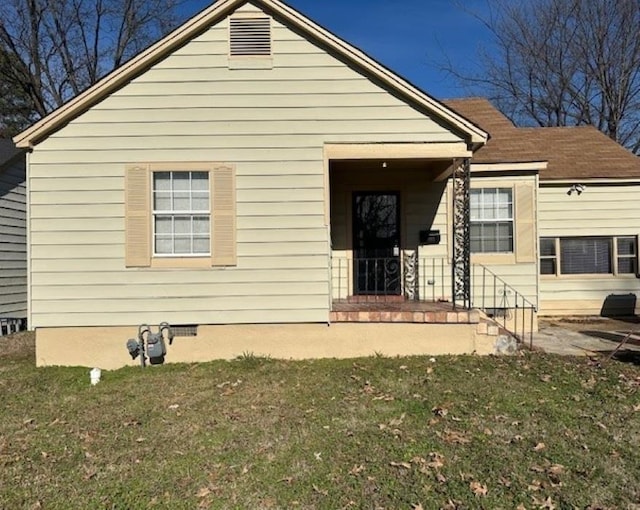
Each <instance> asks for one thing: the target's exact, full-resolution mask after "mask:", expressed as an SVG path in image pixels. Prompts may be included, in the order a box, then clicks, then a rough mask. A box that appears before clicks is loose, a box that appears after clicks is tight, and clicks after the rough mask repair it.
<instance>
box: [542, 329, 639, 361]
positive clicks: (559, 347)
mask: <svg viewBox="0 0 640 510" xmlns="http://www.w3.org/2000/svg"><path fill="white" fill-rule="evenodd" d="M611 325H612V326H619V324H615V323H612V324H611ZM632 330H635V331H634V333H633V334H632V336H631V337H630V338H629V340H628V341H627V342H626V343H625V345H624V346H623V347H622V349H621V351H622V352H629V353H631V354H633V355H634V356H636V355H637V356H640V327H639V325H638V324H629V325H628V326H627V327H624V328H615V329H604V328H602V327H601V325H600V327H598V328H590V327H589V325H588V324H585V325H584V328H581V329H580V330H579V331H576V330H575V328H571V329H569V328H567V327H562V326H559V325H556V324H555V323H552V324H546V323H544V322H541V324H540V330H539V331H538V332H537V333H535V334H534V336H533V347H534V349H537V350H541V351H544V352H548V353H553V354H564V355H567V356H591V355H596V354H604V355H608V354H610V353H611V352H612V351H613V350H614V349H616V347H617V346H618V345H619V343H620V342H621V341H622V339H623V338H624V337H625V336H626V335H627V333H629V331H632Z"/></svg>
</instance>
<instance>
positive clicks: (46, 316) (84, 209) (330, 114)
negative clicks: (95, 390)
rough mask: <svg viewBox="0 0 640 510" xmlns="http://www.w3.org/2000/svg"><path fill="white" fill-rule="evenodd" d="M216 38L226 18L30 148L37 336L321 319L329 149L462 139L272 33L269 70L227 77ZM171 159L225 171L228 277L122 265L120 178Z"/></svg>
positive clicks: (324, 312) (292, 39)
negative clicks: (228, 182) (105, 328)
mask: <svg viewBox="0 0 640 510" xmlns="http://www.w3.org/2000/svg"><path fill="white" fill-rule="evenodd" d="M227 37H228V22H227V21H226V20H224V21H222V22H221V23H220V24H219V25H217V26H215V27H213V28H211V29H209V30H207V31H205V32H204V33H202V34H201V35H200V36H198V37H197V38H196V39H194V40H193V41H191V42H190V43H188V44H186V45H184V46H183V47H181V48H180V49H178V50H177V51H176V52H175V53H174V54H172V55H170V56H168V57H167V58H165V59H164V60H163V61H161V62H159V63H157V64H156V65H154V66H153V67H152V68H150V69H149V70H147V71H146V72H145V73H144V74H142V75H140V76H139V77H138V78H136V79H134V80H132V81H131V82H130V83H129V84H127V85H126V86H124V87H123V88H122V89H120V90H118V91H117V92H115V93H114V94H112V95H111V96H110V97H108V98H106V99H104V100H103V101H101V102H100V103H98V104H96V105H95V106H94V107H92V108H91V109H90V110H89V111H87V112H86V113H84V114H83V115H81V116H80V117H78V118H76V119H75V120H73V121H71V122H70V123H69V124H68V125H67V126H65V127H64V128H62V129H61V130H59V131H58V132H56V133H55V134H53V135H52V136H51V137H49V138H48V139H47V140H45V141H44V142H42V143H41V144H39V145H37V146H36V147H35V150H34V153H33V154H32V156H31V182H30V185H31V188H30V194H31V202H32V204H33V205H32V208H31V213H32V219H31V221H32V226H33V229H32V242H33V249H32V261H31V263H32V303H31V304H32V317H33V325H34V326H36V327H39V326H83V325H120V324H138V323H140V322H149V323H154V322H159V321H163V320H166V321H169V322H173V323H202V324H206V323H212V324H221V323H263V322H266V323H277V322H324V321H326V320H327V319H328V311H329V299H328V295H327V292H328V289H329V281H328V280H329V265H330V264H329V255H328V254H329V239H328V227H327V225H326V224H325V191H324V177H323V173H324V160H323V146H324V144H325V143H338V142H351V143H357V142H367V143H375V142H387V143H392V142H430V141H440V142H459V141H460V138H459V137H458V136H457V135H455V134H453V133H451V132H449V131H448V130H447V129H445V128H444V127H442V126H441V125H440V124H438V123H437V122H435V121H433V120H431V119H430V118H428V117H426V116H424V115H423V114H422V113H421V112H418V111H416V110H415V109H414V108H412V107H410V106H408V105H406V104H404V103H403V102H402V101H400V100H399V99H397V98H396V97H395V96H394V95H392V94H389V93H388V92H387V91H385V90H382V89H381V88H380V87H378V86H377V85H376V84H374V83H373V82H371V81H370V80H368V79H367V78H365V77H364V76H361V75H360V74H358V73H356V72H355V71H353V70H352V69H350V68H349V67H348V66H347V65H345V64H344V63H343V62H342V61H340V60H338V59H337V58H335V57H333V56H331V55H327V54H326V53H325V52H324V51H323V50H322V49H320V48H319V47H317V46H315V45H314V44H312V43H310V42H308V41H306V40H304V39H303V38H302V37H301V36H299V35H298V34H297V33H295V32H293V31H290V30H289V29H287V28H285V27H284V26H282V25H280V24H279V23H277V22H274V25H273V69H269V70H239V69H234V70H230V69H229V67H228V65H229V62H228V44H227ZM172 161H173V162H189V161H194V162H207V161H210V162H228V163H230V164H233V165H234V166H235V169H236V199H237V203H236V232H237V246H236V249H237V253H236V255H237V264H236V266H235V267H227V268H209V269H160V268H140V269H135V268H130V269H125V262H124V253H125V246H124V242H125V229H124V216H125V211H124V172H125V167H126V166H127V165H131V164H135V163H137V162H149V163H153V162H172ZM285 273H286V274H285Z"/></svg>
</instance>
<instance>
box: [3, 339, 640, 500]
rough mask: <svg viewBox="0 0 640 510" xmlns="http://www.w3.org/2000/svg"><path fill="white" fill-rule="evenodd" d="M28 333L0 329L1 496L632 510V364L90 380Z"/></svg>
mask: <svg viewBox="0 0 640 510" xmlns="http://www.w3.org/2000/svg"><path fill="white" fill-rule="evenodd" d="M390 341H392V340H390ZM30 342H31V340H30V337H29V335H22V336H17V337H14V340H13V341H12V339H11V338H8V339H6V338H5V339H2V343H0V394H1V395H2V406H0V508H2V509H17V508H45V509H52V508H61V509H62V508H64V509H67V508H83V509H84V508H118V509H131V508H172V509H173V508H224V509H227V508H247V509H259V508H283V509H291V508H327V509H341V508H354V509H360V508H371V509H375V508H387V509H420V508H422V509H427V508H450V509H454V508H474V509H475V508H487V509H495V508H504V509H515V508H527V509H533V508H546V509H552V508H556V509H564V508H580V509H585V508H590V509H592V510H595V509H604V508H640V506H639V504H640V394H639V387H640V368H639V367H638V366H636V365H634V364H629V363H621V362H618V361H611V362H609V363H606V364H605V365H604V367H602V366H600V365H599V364H597V363H593V362H592V361H589V360H588V359H577V358H560V357H554V356H547V355H541V354H523V355H520V356H516V357H505V358H496V357H473V356H462V357H438V358H433V359H431V358H429V357H411V358H382V357H372V358H365V359H357V360H340V361H336V360H318V361H303V362H298V361H296V362H290V361H274V360H268V359H261V358H256V357H253V356H251V355H246V356H244V357H242V358H241V359H238V360H235V361H231V362H215V363H203V364H194V365H165V366H160V367H150V368H147V369H145V370H142V369H140V368H137V367H136V368H127V369H122V370H118V371H109V372H103V377H102V381H101V382H100V383H99V384H98V385H96V386H93V387H92V386H91V385H90V384H89V371H88V369H85V368H39V369H36V368H35V367H34V361H33V352H32V349H31V348H30V347H29V345H30ZM12 344H13V347H12ZM21 345H22V348H19V347H20V346H21ZM123 355H126V351H125V348H124V345H123Z"/></svg>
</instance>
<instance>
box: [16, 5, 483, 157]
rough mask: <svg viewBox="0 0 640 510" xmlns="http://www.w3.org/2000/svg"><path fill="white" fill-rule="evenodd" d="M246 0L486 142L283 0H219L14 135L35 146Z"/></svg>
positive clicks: (465, 134) (468, 124) (472, 138)
mask: <svg viewBox="0 0 640 510" xmlns="http://www.w3.org/2000/svg"><path fill="white" fill-rule="evenodd" d="M246 3H251V4H253V5H255V6H257V7H259V8H261V9H263V10H264V11H265V12H267V13H269V14H271V15H272V16H274V17H277V18H278V20H279V21H282V22H284V23H285V24H289V25H292V26H294V27H295V28H296V29H298V30H300V31H301V32H302V33H303V34H304V35H305V36H306V37H308V38H309V39H311V40H315V41H317V42H319V43H321V44H322V45H324V47H325V48H327V49H329V50H330V51H333V52H335V54H337V55H339V56H340V57H342V58H343V59H345V60H346V61H347V62H349V63H350V64H351V65H352V66H353V67H354V68H355V69H356V70H358V71H359V72H361V73H363V74H365V75H367V76H369V77H372V78H374V79H376V80H377V81H378V82H380V83H382V84H384V85H385V86H386V87H388V88H389V90H391V91H393V92H395V93H397V94H399V96H400V97H401V98H403V100H404V101H406V102H408V103H410V104H413V105H415V106H417V107H419V108H422V109H425V110H427V111H428V112H429V113H430V114H432V115H434V116H435V117H437V118H439V119H441V120H442V121H444V122H445V123H446V124H448V125H449V126H451V127H452V128H453V129H455V130H457V131H458V132H459V133H460V134H461V135H462V136H463V137H465V138H467V140H468V143H470V144H471V143H472V144H477V145H482V144H483V143H485V142H486V140H487V137H488V136H487V133H486V132H485V131H484V130H482V129H481V128H480V127H478V126H477V125H475V124H473V123H472V122H470V121H469V120H467V119H466V118H464V117H463V116H461V115H459V114H458V113H456V112H454V111H452V110H451V109H450V108H449V107H447V106H446V105H444V104H443V103H441V102H439V101H437V100H435V99H434V98H432V97H431V96H429V95H428V94H426V93H424V92H423V91H422V90H420V89H419V88H417V87H415V86H414V85H412V84H411V83H409V82H408V81H407V80H405V79H403V78H401V77H399V76H398V75H397V74H395V73H394V72H392V71H391V70H390V69H388V68H386V67H384V66H383V65H381V64H380V63H378V62H377V61H376V60H374V59H373V58H371V57H369V56H368V55H367V54H366V53H364V52H363V51H361V50H359V49H358V48H356V47H355V46H353V45H351V44H349V43H347V42H345V41H344V40H342V39H340V38H339V37H337V36H336V35H334V34H332V33H331V32H329V31H328V30H326V29H325V28H323V27H321V26H320V25H318V24H317V23H315V22H313V21H311V20H310V19H309V18H307V17H306V16H304V15H303V14H301V13H300V12H298V11H296V10H295V9H293V8H292V7H289V6H288V5H286V4H285V3H283V2H282V1H281V0H218V1H217V2H215V3H214V4H212V5H211V6H209V7H208V8H206V9H204V10H203V11H202V12H200V13H199V14H197V15H196V16H194V17H193V18H191V19H189V20H188V21H186V22H185V23H184V24H182V25H181V26H180V27H178V28H177V29H175V30H174V31H173V32H171V33H170V34H169V35H167V36H166V37H164V38H163V39H161V40H160V41H158V42H157V43H155V44H153V45H152V46H150V47H149V48H147V49H146V50H144V51H143V52H141V53H139V54H138V55H137V56H136V57H134V58H132V59H131V60H130V61H128V62H127V63H125V64H123V65H122V66H120V67H119V68H118V69H116V70H114V71H113V72H111V73H109V74H108V75H107V76H105V77H104V78H102V79H101V80H100V81H98V82H97V83H96V84H95V85H93V86H92V87H90V88H88V89H87V90H85V91H84V92H83V93H81V94H79V95H78V96H76V97H75V98H73V99H72V100H70V101H69V102H67V103H65V104H64V105H62V106H61V107H60V108H58V109H57V110H55V111H53V112H52V113H50V114H49V115H47V116H46V117H44V118H42V119H41V120H39V121H38V122H36V123H35V124H34V125H32V126H31V127H29V128H28V129H26V130H25V131H23V132H22V133H20V134H18V135H17V136H16V137H14V141H15V143H16V145H17V146H18V147H32V146H34V145H36V144H38V143H39V142H41V141H42V140H44V139H45V138H46V137H47V136H49V135H51V134H52V133H54V132H55V131H57V130H58V129H60V128H61V127H62V126H64V125H65V124H66V123H68V122H70V121H71V120H73V119H74V118H76V117H77V116H79V115H81V114H82V113H84V112H85V111H87V110H88V109H89V108H91V107H92V106H93V105H94V104H96V103H98V102H99V101H101V100H102V99H103V98H104V97H106V96H108V95H109V94H111V93H112V92H114V91H116V90H117V89H119V88H121V87H123V86H124V85H126V84H127V83H128V82H129V81H130V80H132V79H133V78H135V77H136V76H139V75H140V74H142V73H143V72H144V71H145V70H146V69H148V68H149V67H151V66H152V65H153V64H154V63H156V62H157V61H159V60H160V59H162V58H164V57H165V56H166V55H168V54H170V53H171V52H173V51H174V50H175V49H177V48H178V47H179V46H181V45H183V44H185V43H187V42H188V41H189V40H191V39H192V38H194V37H196V36H197V35H199V34H200V33H202V32H203V31H205V30H206V29H207V28H209V27H210V26H211V25H214V24H216V23H217V22H219V21H220V20H221V19H223V18H224V17H225V16H227V15H229V14H230V13H231V12H233V11H235V10H236V9H238V8H239V7H241V6H242V5H244V4H246Z"/></svg>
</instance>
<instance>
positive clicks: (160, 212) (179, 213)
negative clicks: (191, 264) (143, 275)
mask: <svg viewBox="0 0 640 510" xmlns="http://www.w3.org/2000/svg"><path fill="white" fill-rule="evenodd" d="M163 173H166V174H169V179H170V181H169V182H170V183H171V184H170V187H169V191H168V195H169V198H170V200H171V204H172V207H171V209H168V210H166V209H156V195H157V193H163V192H164V190H158V189H156V179H155V177H156V175H158V174H163ZM176 174H188V175H189V189H188V190H175V189H174V185H173V183H174V179H175V175H176ZM193 174H204V175H206V187H204V188H203V189H198V190H194V189H193ZM210 180H211V175H210V172H209V171H208V170H204V169H203V170H180V169H175V170H169V169H163V170H152V172H151V204H152V211H151V224H152V238H151V239H152V250H153V251H152V253H153V257H159V258H175V257H180V258H195V257H210V256H211V222H212V215H211V208H212V204H211V201H212V196H211V181H210ZM176 191H178V192H184V191H188V197H189V203H190V205H192V204H193V201H194V200H193V199H194V193H195V194H196V195H195V196H198V195H200V198H204V196H205V195H206V197H207V199H208V200H207V202H208V207H207V208H206V209H193V208H192V207H190V208H189V209H173V200H174V198H175V192H176ZM159 217H170V218H171V220H172V222H171V224H172V228H171V233H170V234H164V233H162V234H159V233H158V232H157V231H156V226H157V221H156V220H157V219H158V218H159ZM205 217H206V218H207V220H208V228H207V230H206V233H204V232H203V233H201V234H200V233H196V232H194V228H193V227H194V219H195V218H205ZM176 218H190V219H191V228H190V232H189V234H188V236H187V235H179V234H178V235H176V232H175V220H176ZM159 236H162V237H163V238H165V239H170V240H171V246H172V252H171V253H164V252H158V251H157V241H158V238H159ZM177 237H183V238H187V237H188V239H189V240H190V251H189V252H176V251H175V240H176V238H177ZM196 239H206V240H207V248H208V249H207V251H206V252H205V251H197V252H196V251H194V249H193V246H194V241H195V240H196Z"/></svg>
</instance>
